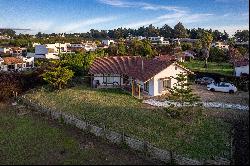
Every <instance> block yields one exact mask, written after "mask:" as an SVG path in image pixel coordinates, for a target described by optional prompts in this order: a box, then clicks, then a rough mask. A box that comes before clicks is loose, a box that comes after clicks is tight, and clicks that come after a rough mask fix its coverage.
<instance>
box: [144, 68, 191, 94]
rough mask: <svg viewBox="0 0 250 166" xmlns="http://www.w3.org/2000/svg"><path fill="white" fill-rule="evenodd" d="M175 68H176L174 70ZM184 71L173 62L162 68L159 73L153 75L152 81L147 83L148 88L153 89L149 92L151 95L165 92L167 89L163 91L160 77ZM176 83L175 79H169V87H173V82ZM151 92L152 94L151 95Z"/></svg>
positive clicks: (171, 75) (173, 75) (175, 74)
mask: <svg viewBox="0 0 250 166" xmlns="http://www.w3.org/2000/svg"><path fill="white" fill-rule="evenodd" d="M176 69H177V70H176ZM181 73H186V71H185V70H184V69H182V68H180V67H178V66H176V65H175V64H172V65H170V66H169V67H168V68H166V69H164V70H163V71H161V72H160V73H158V74H157V75H155V76H154V78H153V80H154V81H153V83H151V84H149V86H153V88H152V87H150V88H149V89H151V88H152V89H153V93H149V94H150V95H151V96H158V95H162V94H165V93H167V91H163V80H161V79H162V78H166V77H177V74H181ZM175 83H177V80H176V79H174V78H172V79H171V88H173V86H174V84H175ZM152 94H153V95H152Z"/></svg>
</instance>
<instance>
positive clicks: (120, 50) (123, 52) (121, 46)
mask: <svg viewBox="0 0 250 166" xmlns="http://www.w3.org/2000/svg"><path fill="white" fill-rule="evenodd" d="M117 53H118V55H126V54H127V50H126V46H125V45H124V43H123V42H120V43H118V51H117Z"/></svg>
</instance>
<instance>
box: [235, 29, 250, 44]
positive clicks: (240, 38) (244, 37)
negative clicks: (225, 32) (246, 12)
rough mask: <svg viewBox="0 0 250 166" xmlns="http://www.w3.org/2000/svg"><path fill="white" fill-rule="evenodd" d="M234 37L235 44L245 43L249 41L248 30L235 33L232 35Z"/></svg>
mask: <svg viewBox="0 0 250 166" xmlns="http://www.w3.org/2000/svg"><path fill="white" fill-rule="evenodd" d="M234 37H235V38H236V40H237V42H247V41H249V30H243V31H239V30H238V31H237V32H236V33H235V34H234Z"/></svg>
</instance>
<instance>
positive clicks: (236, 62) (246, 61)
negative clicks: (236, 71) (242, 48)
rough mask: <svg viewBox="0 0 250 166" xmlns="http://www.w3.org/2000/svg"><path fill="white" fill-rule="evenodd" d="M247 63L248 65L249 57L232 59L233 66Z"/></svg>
mask: <svg viewBox="0 0 250 166" xmlns="http://www.w3.org/2000/svg"><path fill="white" fill-rule="evenodd" d="M247 65H249V59H246V58H245V59H240V60H236V61H234V66H235V67H240V66H247Z"/></svg>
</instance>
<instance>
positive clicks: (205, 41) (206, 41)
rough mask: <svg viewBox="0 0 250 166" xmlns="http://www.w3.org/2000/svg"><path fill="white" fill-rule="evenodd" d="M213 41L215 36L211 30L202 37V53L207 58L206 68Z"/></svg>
mask: <svg viewBox="0 0 250 166" xmlns="http://www.w3.org/2000/svg"><path fill="white" fill-rule="evenodd" d="M212 41H213V36H212V34H211V33H209V32H204V33H203V35H202V38H201V43H202V48H203V50H202V54H203V57H204V58H205V68H207V59H208V58H209V49H210V47H211V42H212Z"/></svg>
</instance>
